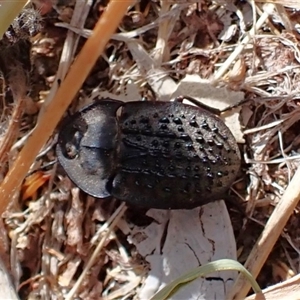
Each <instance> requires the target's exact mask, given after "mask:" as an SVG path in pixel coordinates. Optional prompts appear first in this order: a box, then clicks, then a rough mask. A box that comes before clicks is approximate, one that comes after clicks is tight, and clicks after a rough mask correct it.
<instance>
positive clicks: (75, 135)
mask: <svg viewBox="0 0 300 300" xmlns="http://www.w3.org/2000/svg"><path fill="white" fill-rule="evenodd" d="M122 104H123V102H121V101H116V100H110V99H105V100H101V101H99V102H96V103H94V104H92V105H90V106H88V107H86V108H84V109H83V110H81V111H79V112H78V113H76V114H74V115H73V116H72V117H70V118H69V120H68V121H67V122H66V124H64V125H63V128H62V129H61V131H60V133H59V136H58V145H57V149H56V151H57V157H58V160H59V162H60V164H61V165H62V167H63V168H64V169H65V171H66V173H67V174H68V176H69V177H70V178H71V179H72V181H73V182H74V183H75V184H76V185H77V186H78V187H79V188H80V189H82V190H83V191H85V192H86V193H88V194H90V195H92V196H94V197H98V198H106V197H108V196H110V193H109V192H108V190H107V183H108V181H109V179H110V177H111V176H112V174H113V171H114V169H115V157H116V153H117V139H118V134H119V133H118V131H119V130H118V123H117V122H118V121H117V117H116V111H117V109H118V108H119V107H120V106H122Z"/></svg>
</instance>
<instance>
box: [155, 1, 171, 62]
mask: <svg viewBox="0 0 300 300" xmlns="http://www.w3.org/2000/svg"><path fill="white" fill-rule="evenodd" d="M160 2H161V10H160V15H163V14H165V13H166V12H168V11H169V9H170V6H171V3H170V2H169V1H166V0H161V1H160ZM168 25H169V20H165V21H162V22H161V23H159V26H158V34H157V40H156V46H155V49H154V55H153V60H154V61H155V63H156V66H157V67H160V66H161V64H162V62H163V61H164V57H165V55H166V53H167V52H166V51H167V50H168V49H167V47H168V38H169V35H168V32H169V26H168Z"/></svg>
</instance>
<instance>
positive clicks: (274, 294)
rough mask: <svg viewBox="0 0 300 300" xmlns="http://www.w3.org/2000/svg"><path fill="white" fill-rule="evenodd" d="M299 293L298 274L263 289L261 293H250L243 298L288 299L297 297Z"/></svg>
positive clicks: (248, 299)
mask: <svg viewBox="0 0 300 300" xmlns="http://www.w3.org/2000/svg"><path fill="white" fill-rule="evenodd" d="M299 295H300V274H298V275H296V276H294V277H292V278H290V279H288V280H286V281H284V282H280V283H278V284H275V285H273V286H270V287H268V288H266V289H264V290H263V295H260V294H259V295H251V296H249V297H247V298H246V299H245V300H290V299H299V298H300V297H299ZM263 296H264V297H263Z"/></svg>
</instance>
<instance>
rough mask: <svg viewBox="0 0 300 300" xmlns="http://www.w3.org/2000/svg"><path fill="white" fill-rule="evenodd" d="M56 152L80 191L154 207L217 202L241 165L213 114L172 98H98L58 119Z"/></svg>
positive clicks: (232, 140) (233, 145)
mask: <svg viewBox="0 0 300 300" xmlns="http://www.w3.org/2000/svg"><path fill="white" fill-rule="evenodd" d="M183 98H185V97H183ZM183 98H181V100H182V99H183ZM56 152H57V157H58V160H59V162H60V164H61V165H62V167H63V168H64V170H65V171H66V173H67V175H68V176H69V177H70V179H71V180H72V181H73V182H74V183H75V184H76V185H77V186H78V187H79V188H80V189H81V190H83V191H84V192H86V193H87V194H89V195H91V196H94V197H97V198H107V197H110V196H113V197H115V198H117V199H119V200H122V201H125V202H126V203H127V204H130V205H136V206H141V207H145V208H158V209H192V208H194V207H197V206H201V205H204V204H206V203H208V202H211V201H214V200H218V199H221V198H222V197H223V196H224V193H225V192H226V191H227V190H228V189H229V187H230V186H231V184H232V183H233V181H234V180H235V178H236V176H237V173H238V171H239V168H240V162H241V155H240V151H239V148H238V145H237V142H236V140H235V138H234V136H233V135H232V133H231V132H230V130H229V128H228V127H227V126H226V125H225V124H224V122H223V121H222V120H221V119H220V118H219V117H218V116H216V115H215V114H214V113H212V112H210V111H208V110H206V109H204V108H203V107H201V106H198V107H196V106H192V105H188V104H185V103H183V102H182V101H176V100H175V101H172V102H171V101H169V102H164V101H131V102H123V101H119V100H114V99H110V98H106V99H102V100H98V101H96V102H94V103H93V104H91V105H88V106H87V107H85V108H83V109H82V110H80V111H79V112H77V113H75V114H74V115H73V116H71V118H70V119H69V120H67V121H65V124H64V125H63V127H62V129H61V130H60V132H59V134H58V143H57V148H56Z"/></svg>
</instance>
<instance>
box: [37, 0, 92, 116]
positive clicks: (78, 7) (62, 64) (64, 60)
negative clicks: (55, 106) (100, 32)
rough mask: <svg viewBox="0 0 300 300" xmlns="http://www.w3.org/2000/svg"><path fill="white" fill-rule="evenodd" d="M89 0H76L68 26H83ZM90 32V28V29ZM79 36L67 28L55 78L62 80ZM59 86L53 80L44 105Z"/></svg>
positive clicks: (88, 8) (88, 9) (89, 4)
mask: <svg viewBox="0 0 300 300" xmlns="http://www.w3.org/2000/svg"><path fill="white" fill-rule="evenodd" d="M91 2H92V1H91V0H85V1H82V0H77V1H76V4H75V7H74V12H73V15H72V19H71V22H70V26H75V27H76V28H79V29H82V28H83V27H84V23H85V21H86V18H87V15H88V13H89V11H90V7H91V5H92V3H91ZM91 32H92V30H91ZM79 38H80V36H79V35H78V34H75V33H74V32H72V31H71V30H68V33H67V37H66V39H65V42H64V46H63V49H62V53H61V56H60V61H59V66H58V70H57V73H56V75H55V78H56V79H60V80H63V79H64V78H65V76H66V74H67V72H68V70H69V68H70V65H71V63H72V61H73V59H74V55H75V51H76V49H77V45H78V41H79ZM58 87H59V84H58V80H55V81H54V83H53V85H52V87H51V89H50V92H49V94H48V96H47V98H46V100H45V105H47V104H49V103H50V102H51V101H52V99H53V97H54V95H55V94H56V92H57V89H58ZM42 110H43V108H42ZM41 115H42V111H41V112H40V114H39V118H40V117H41Z"/></svg>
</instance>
